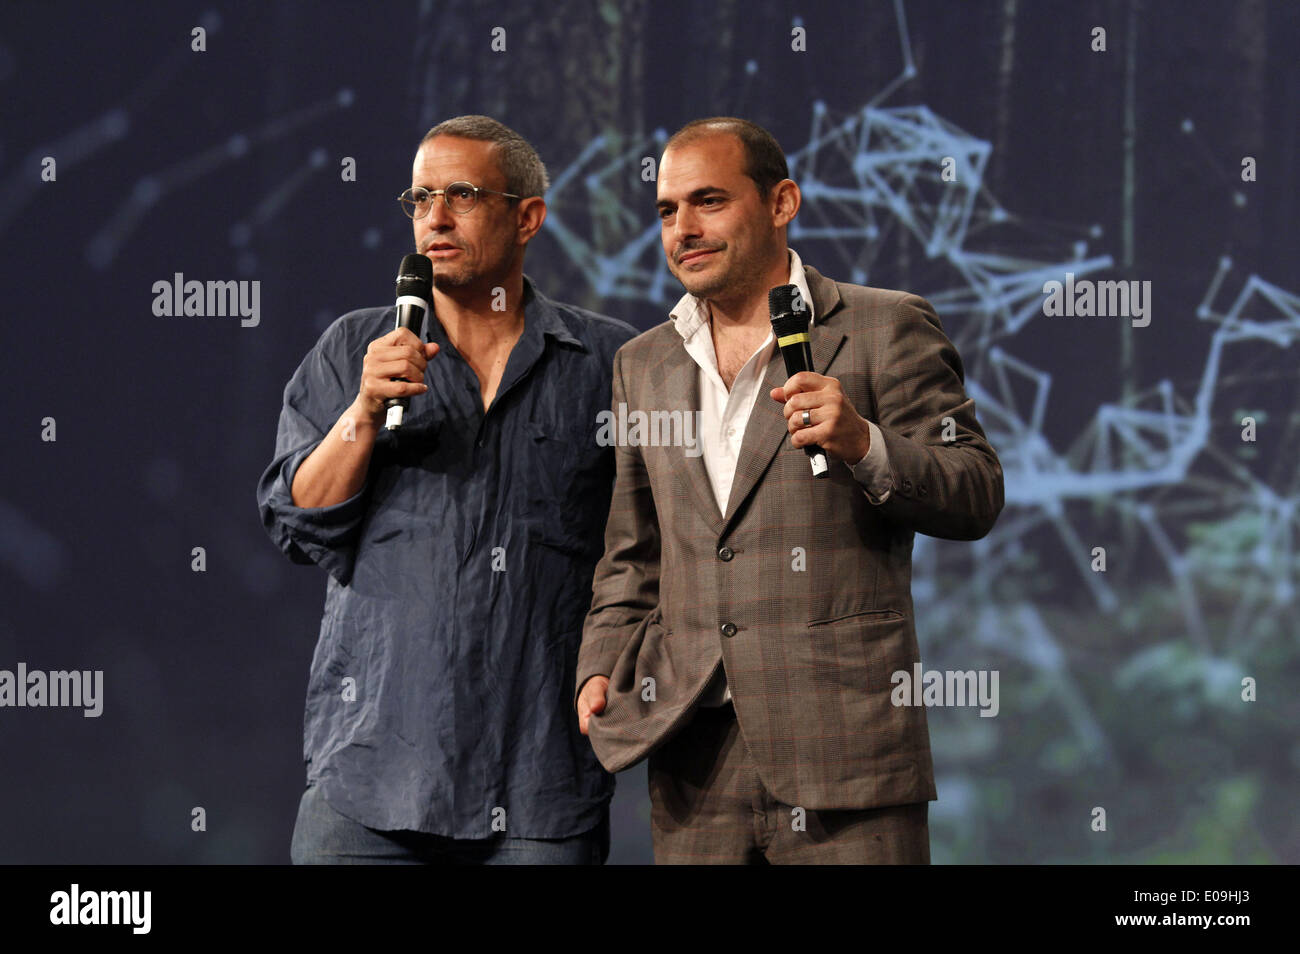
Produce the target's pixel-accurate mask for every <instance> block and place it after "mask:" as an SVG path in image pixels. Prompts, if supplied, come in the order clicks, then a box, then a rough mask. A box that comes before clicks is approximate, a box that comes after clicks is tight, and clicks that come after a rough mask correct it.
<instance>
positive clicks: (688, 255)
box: [677, 248, 718, 265]
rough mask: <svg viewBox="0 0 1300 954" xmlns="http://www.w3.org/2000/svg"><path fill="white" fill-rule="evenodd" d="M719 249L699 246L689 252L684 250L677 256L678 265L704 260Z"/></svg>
mask: <svg viewBox="0 0 1300 954" xmlns="http://www.w3.org/2000/svg"><path fill="white" fill-rule="evenodd" d="M716 251H718V249H716V248H697V249H692V250H691V251H689V252H683V253H682V254H681V255H680V256H678V258H677V264H678V265H693V264H695V263H696V262H702V261H704V259H705V258H706V257H708V256H709V255H712V254H713V253H714V252H716Z"/></svg>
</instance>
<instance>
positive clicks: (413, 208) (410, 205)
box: [397, 182, 522, 219]
mask: <svg viewBox="0 0 1300 954" xmlns="http://www.w3.org/2000/svg"><path fill="white" fill-rule="evenodd" d="M480 192H487V193H490V194H492V195H503V196H505V197H506V198H507V199H519V198H522V196H517V195H515V194H514V193H513V192H498V191H497V190H496V189H484V188H481V187H479V186H476V185H474V184H473V183H470V182H453V183H451V185H449V186H447V188H445V189H424V188H415V189H407V190H406V191H405V192H403V193H402V194H401V195H399V196H398V197H397V201H398V202H400V203H402V211H403V212H405V213H406V215H407V217H408V218H412V219H422V218H424V217H425V216H426V215H428V214H429V210H430V209H431V208H433V198H434V196H438V195H440V196H442V201H444V202H446V203H447V208H449V209H451V211H453V212H455V213H456V214H457V215H464V214H465V213H466V212H468V211H469V210H470V209H472V208H474V206H475V205H476V204H477V203H478V196H479V193H480Z"/></svg>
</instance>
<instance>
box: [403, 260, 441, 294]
mask: <svg viewBox="0 0 1300 954" xmlns="http://www.w3.org/2000/svg"><path fill="white" fill-rule="evenodd" d="M397 295H398V297H399V298H400V297H401V296H402V295H415V296H417V297H419V298H423V299H425V300H426V301H432V300H433V262H431V261H429V260H428V259H427V258H426V257H425V256H423V255H416V254H414V253H413V254H411V255H407V256H406V257H405V258H403V259H402V264H401V266H400V267H399V268H398V270H397Z"/></svg>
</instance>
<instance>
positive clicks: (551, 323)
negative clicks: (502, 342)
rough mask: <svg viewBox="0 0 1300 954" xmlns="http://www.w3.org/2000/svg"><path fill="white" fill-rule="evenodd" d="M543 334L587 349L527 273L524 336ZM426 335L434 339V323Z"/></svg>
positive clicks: (427, 329)
mask: <svg viewBox="0 0 1300 954" xmlns="http://www.w3.org/2000/svg"><path fill="white" fill-rule="evenodd" d="M542 335H551V336H552V337H553V338H555V339H557V340H559V341H563V342H566V343H567V344H573V345H577V346H578V347H580V348H583V349H584V350H585V349H586V345H584V344H583V343H582V341H580V340H579V339H578V338H576V337H574V335H573V332H572V331H570V330H569V326H568V325H566V324H565V323H564V318H563V317H561V315H560V310H559V309H558V308H556V307H555V302H553V301H551V300H550V299H549V298H547V297H546V296H545V295H543V294H542V293H541V292H540V291H539V290H538V289H537V286H536V285H534V284H533V280H532V279H531V278H529V277H528V276H527V275H525V276H524V330H523V336H525V337H533V336H536V337H537V338H538V339H539V343H540V338H541V336H542ZM425 337H426V338H427V339H428V340H429V341H433V340H434V339H433V327H432V323H429V324H428V325H427V326H426V328H425Z"/></svg>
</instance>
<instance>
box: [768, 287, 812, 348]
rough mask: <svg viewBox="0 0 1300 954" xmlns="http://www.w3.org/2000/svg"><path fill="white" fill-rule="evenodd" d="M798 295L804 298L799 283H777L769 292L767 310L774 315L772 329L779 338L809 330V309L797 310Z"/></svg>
mask: <svg viewBox="0 0 1300 954" xmlns="http://www.w3.org/2000/svg"><path fill="white" fill-rule="evenodd" d="M796 296H799V299H800V300H802V296H800V295H799V286H797V285H777V286H776V287H775V288H773V289H772V290H771V291H769V292H768V293H767V311H768V314H769V315H771V316H772V331H773V332H774V333H775V334H776V336H777V337H778V338H784V337H785V336H786V335H792V334H797V333H798V332H800V331H807V330H808V309H807V308H800V309H799V310H798V311H796V310H795V307H794V303H795V299H796Z"/></svg>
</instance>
